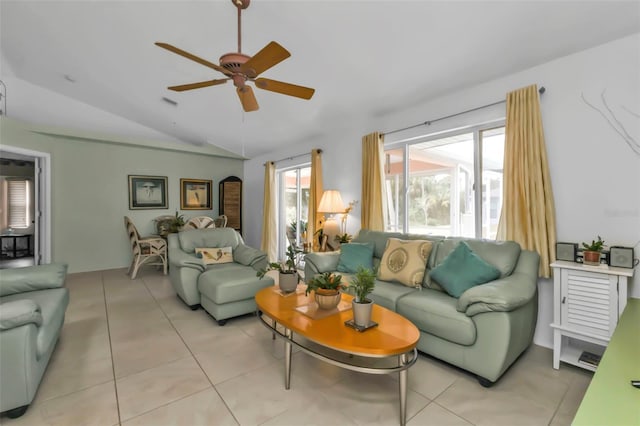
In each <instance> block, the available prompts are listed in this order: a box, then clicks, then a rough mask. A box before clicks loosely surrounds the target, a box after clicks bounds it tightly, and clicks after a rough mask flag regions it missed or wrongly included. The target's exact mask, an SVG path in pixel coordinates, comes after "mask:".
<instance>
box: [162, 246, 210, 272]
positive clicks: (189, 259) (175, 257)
mask: <svg viewBox="0 0 640 426" xmlns="http://www.w3.org/2000/svg"><path fill="white" fill-rule="evenodd" d="M169 265H171V266H174V267H179V268H191V269H195V270H198V271H200V272H204V270H205V265H204V263H203V262H202V259H200V258H198V257H196V256H194V255H192V254H188V253H185V252H183V251H182V250H181V249H179V248H175V247H174V248H169Z"/></svg>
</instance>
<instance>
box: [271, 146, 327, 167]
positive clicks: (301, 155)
mask: <svg viewBox="0 0 640 426" xmlns="http://www.w3.org/2000/svg"><path fill="white" fill-rule="evenodd" d="M313 151H318V154H322V150H321V149H317V150H313V149H312V150H311V152H313ZM305 155H309V154H308V153H305V154H298V155H294V156H291V157H286V158H281V159H279V160H275V161H267V163H269V162H271V163H279V162H281V161H284V160H293V159H294V158H299V157H304V156H305ZM267 163H264V164H263V166H266V165H267Z"/></svg>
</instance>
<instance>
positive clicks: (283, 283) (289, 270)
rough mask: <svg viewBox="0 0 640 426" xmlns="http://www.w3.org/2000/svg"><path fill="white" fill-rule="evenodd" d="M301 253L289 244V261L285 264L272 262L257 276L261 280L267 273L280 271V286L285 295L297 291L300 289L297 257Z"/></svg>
mask: <svg viewBox="0 0 640 426" xmlns="http://www.w3.org/2000/svg"><path fill="white" fill-rule="evenodd" d="M299 253H301V250H299V249H298V248H296V247H294V246H293V245H292V244H289V247H287V260H286V261H285V262H284V263H281V262H272V263H269V265H268V266H267V268H266V269H261V270H259V271H258V273H257V274H256V275H257V276H258V277H260V278H261V279H262V278H263V277H264V274H266V273H267V271H274V270H276V269H277V270H278V271H279V274H278V286H279V287H280V290H282V291H283V292H284V293H292V292H294V291H296V287H298V282H299V281H300V280H299V278H298V270H297V269H296V256H297V255H298V254H299Z"/></svg>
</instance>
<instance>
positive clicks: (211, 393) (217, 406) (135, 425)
mask: <svg viewBox="0 0 640 426" xmlns="http://www.w3.org/2000/svg"><path fill="white" fill-rule="evenodd" d="M213 424H215V425H216V426H235V425H238V422H236V421H235V419H234V418H233V416H232V415H231V412H229V410H228V409H227V407H226V405H225V404H224V402H223V401H222V398H220V395H218V394H217V392H216V391H215V390H214V389H213V388H209V389H205V390H203V391H200V392H198V393H195V394H193V395H190V396H187V397H186V398H183V399H180V400H178V401H175V402H172V403H169V404H167V405H163V406H162V407H159V408H156V409H155V410H152V411H149V412H147V413H145V414H142V415H140V416H138V417H134V418H132V419H131V420H127V421H125V422H123V423H122V425H123V426H159V425H162V426H184V425H189V426H210V425H213Z"/></svg>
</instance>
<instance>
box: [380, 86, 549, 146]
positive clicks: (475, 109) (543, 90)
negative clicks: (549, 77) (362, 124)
mask: <svg viewBox="0 0 640 426" xmlns="http://www.w3.org/2000/svg"><path fill="white" fill-rule="evenodd" d="M546 90H547V89H545V88H544V86H542V87H540V89H538V93H540V94H541V95H542V94H543V93H544V92H546ZM505 102H507V101H506V99H505V100H502V101H498V102H493V103H490V104H487V105H482V106H479V107H475V108H471V109H468V110H466V111H462V112H457V113H455V114H450V115H445V116H444V117H438V118H436V119H433V120H429V121H425V122H423V123H419V124H414V125H413V126H408V127H403V128H402V129H395V130H391V131H389V132H384V133H383V135H391V134H393V133H398V132H402V131H404V130H409V129H413V128H416V127H420V126H430V125H431V124H432V123H435V122H436V121H441V120H446V119H448V118H453V117H457V116H459V115H462V114H467V113H469V112H473V111H477V110H479V109H484V108H489V107H492V106H494V105H500V104H503V103H505Z"/></svg>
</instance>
